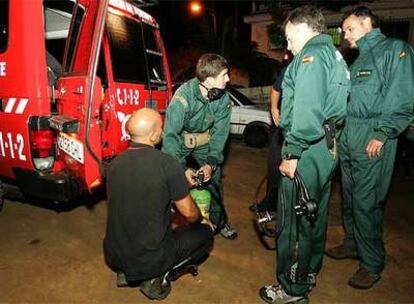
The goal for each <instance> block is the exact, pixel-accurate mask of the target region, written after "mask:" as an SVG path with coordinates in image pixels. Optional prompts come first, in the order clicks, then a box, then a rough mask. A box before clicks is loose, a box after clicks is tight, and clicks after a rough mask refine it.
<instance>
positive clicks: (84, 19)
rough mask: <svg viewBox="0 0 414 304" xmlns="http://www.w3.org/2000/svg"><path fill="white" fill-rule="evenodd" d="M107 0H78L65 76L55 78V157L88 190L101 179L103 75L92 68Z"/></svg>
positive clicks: (97, 184) (94, 65)
mask: <svg viewBox="0 0 414 304" xmlns="http://www.w3.org/2000/svg"><path fill="white" fill-rule="evenodd" d="M107 6H108V0H104V1H98V0H78V2H77V3H76V4H75V7H74V11H73V12H74V13H73V16H72V20H71V28H70V32H69V37H68V39H67V43H66V49H65V56H64V65H63V75H64V76H63V77H61V78H60V79H59V80H58V85H57V90H58V92H59V94H58V98H57V103H58V115H57V116H56V117H53V118H52V119H51V121H52V124H53V125H54V128H55V129H57V130H58V131H59V135H58V146H59V157H60V158H61V159H62V160H63V162H64V163H65V166H66V167H67V169H68V170H69V171H70V172H71V173H72V174H73V175H74V176H76V178H77V180H78V181H79V182H80V184H81V185H83V186H84V187H85V188H86V189H87V190H89V191H91V190H92V188H94V187H96V186H99V185H100V184H101V183H102V168H101V166H102V165H101V159H102V156H101V155H102V140H101V132H100V105H101V100H102V86H101V81H100V79H99V78H98V77H96V69H97V64H98V59H99V52H100V47H101V41H102V36H103V31H104V23H105V15H106V10H107Z"/></svg>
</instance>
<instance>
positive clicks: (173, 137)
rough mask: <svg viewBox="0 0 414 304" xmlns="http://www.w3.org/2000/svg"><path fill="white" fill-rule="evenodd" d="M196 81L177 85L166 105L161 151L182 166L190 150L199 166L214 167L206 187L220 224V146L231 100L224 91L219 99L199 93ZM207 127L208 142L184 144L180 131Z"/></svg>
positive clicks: (212, 214) (213, 216)
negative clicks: (192, 147) (194, 146)
mask: <svg viewBox="0 0 414 304" xmlns="http://www.w3.org/2000/svg"><path fill="white" fill-rule="evenodd" d="M199 83H200V81H199V80H198V79H197V78H193V79H191V80H189V81H187V82H186V83H184V84H183V85H181V86H180V87H179V88H178V90H177V91H176V92H175V94H174V96H173V98H172V100H171V103H170V104H169V106H168V108H167V114H166V119H165V127H164V137H163V146H162V151H164V152H165V153H167V154H170V155H172V156H173V157H175V158H176V159H178V161H179V162H180V163H181V164H182V166H183V167H185V166H186V161H187V157H188V156H189V155H190V154H191V155H192V156H193V158H194V160H195V161H196V162H197V163H198V165H199V166H202V165H204V164H209V165H212V166H214V167H216V169H215V171H214V173H213V176H212V182H211V183H209V186H208V190H209V191H210V192H211V195H212V201H211V206H210V219H211V222H212V223H213V224H215V225H216V226H220V225H222V224H224V223H226V222H227V215H226V212H225V209H224V206H223V203H222V199H223V186H222V182H221V168H220V165H221V163H222V162H223V159H224V157H223V150H224V146H225V144H226V141H227V138H228V135H229V131H230V113H231V102H230V99H229V97H228V93H227V92H226V93H225V94H224V95H223V96H222V97H221V98H220V99H217V100H214V101H210V102H209V101H208V100H207V99H205V98H204V97H203V96H202V95H201V91H200V88H199ZM207 130H210V136H211V137H210V140H209V143H208V144H206V145H203V146H199V147H196V148H194V149H189V148H187V147H186V146H185V145H184V139H183V131H187V132H189V133H203V132H205V131H207Z"/></svg>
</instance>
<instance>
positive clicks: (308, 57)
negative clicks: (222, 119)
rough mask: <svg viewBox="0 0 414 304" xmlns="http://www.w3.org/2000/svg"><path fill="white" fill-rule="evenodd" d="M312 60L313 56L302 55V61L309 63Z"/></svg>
mask: <svg viewBox="0 0 414 304" xmlns="http://www.w3.org/2000/svg"><path fill="white" fill-rule="evenodd" d="M312 61H313V56H308V55H305V56H303V59H302V62H303V63H310V62H312Z"/></svg>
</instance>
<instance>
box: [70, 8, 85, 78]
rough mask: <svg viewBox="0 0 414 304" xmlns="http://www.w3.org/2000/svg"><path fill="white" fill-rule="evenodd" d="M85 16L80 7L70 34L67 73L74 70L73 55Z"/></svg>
mask: <svg viewBox="0 0 414 304" xmlns="http://www.w3.org/2000/svg"><path fill="white" fill-rule="evenodd" d="M84 14H85V11H84V9H83V8H82V7H80V6H78V7H77V9H76V15H75V17H74V18H75V19H74V22H73V26H72V32H71V34H70V38H69V39H70V40H69V47H68V53H67V58H66V63H65V72H70V71H71V70H72V63H73V57H74V56H73V55H74V51H75V47H76V43H77V41H78V36H79V30H80V27H81V23H82V20H83V16H84Z"/></svg>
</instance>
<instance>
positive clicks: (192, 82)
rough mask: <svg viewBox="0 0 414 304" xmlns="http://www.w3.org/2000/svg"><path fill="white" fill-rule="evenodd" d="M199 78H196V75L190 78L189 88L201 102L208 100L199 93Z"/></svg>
mask: <svg viewBox="0 0 414 304" xmlns="http://www.w3.org/2000/svg"><path fill="white" fill-rule="evenodd" d="M199 84H200V80H198V78H197V77H194V78H193V79H191V80H190V88H191V92H192V93H193V94H194V96H195V98H197V100H199V101H201V102H202V103H206V102H208V100H207V99H205V98H204V97H203V95H202V94H201V90H200V86H199Z"/></svg>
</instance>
